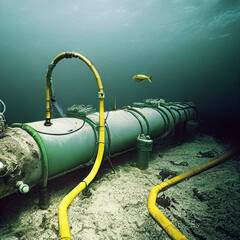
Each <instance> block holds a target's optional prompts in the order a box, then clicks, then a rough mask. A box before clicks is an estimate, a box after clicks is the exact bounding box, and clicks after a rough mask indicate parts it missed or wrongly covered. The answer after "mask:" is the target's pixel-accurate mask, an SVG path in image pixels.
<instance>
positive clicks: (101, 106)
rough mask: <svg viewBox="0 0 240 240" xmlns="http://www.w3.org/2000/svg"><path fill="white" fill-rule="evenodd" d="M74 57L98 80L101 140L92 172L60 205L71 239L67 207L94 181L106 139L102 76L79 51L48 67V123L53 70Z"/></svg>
mask: <svg viewBox="0 0 240 240" xmlns="http://www.w3.org/2000/svg"><path fill="white" fill-rule="evenodd" d="M72 57H75V58H79V59H81V60H83V61H84V62H85V63H86V64H87V65H88V66H89V67H90V69H91V70H92V72H93V73H94V76H95V78H96V80H97V84H98V90H99V92H98V98H99V142H98V154H97V157H96V161H95V163H94V165H93V168H92V170H91V172H90V173H89V175H88V176H87V177H86V178H85V179H84V180H83V181H81V182H80V183H79V184H78V185H77V186H76V187H75V188H74V189H73V190H72V191H71V192H70V193H69V194H67V195H66V196H65V197H64V198H63V200H62V202H61V203H60V205H59V207H58V221H59V230H60V235H61V239H71V233H70V229H69V223H68V216H67V208H68V206H69V205H70V204H71V202H72V200H73V199H74V198H75V197H76V196H77V195H78V194H79V193H80V192H81V191H82V190H83V189H84V188H85V187H87V186H88V185H89V184H90V183H91V182H92V180H93V179H94V177H95V176H96V174H97V172H98V170H99V168H100V165H101V162H102V158H103V153H104V141H105V138H104V92H103V86H102V82H101V78H100V76H99V74H98V72H97V70H96V69H95V67H94V66H93V65H92V63H91V62H90V61H89V60H88V59H87V58H85V57H84V56H83V55H81V54H79V53H75V52H70V53H68V52H66V53H61V54H59V55H58V56H57V57H56V58H55V59H54V60H53V61H52V63H51V64H50V66H51V67H50V68H49V69H48V73H47V75H46V80H47V81H46V82H47V84H46V90H47V97H46V106H47V115H46V120H47V125H48V126H49V125H50V95H51V93H50V90H51V91H53V90H52V89H50V80H51V74H52V70H53V68H54V67H55V65H56V64H57V63H58V62H59V61H60V60H62V59H63V58H72ZM51 87H52V86H51Z"/></svg>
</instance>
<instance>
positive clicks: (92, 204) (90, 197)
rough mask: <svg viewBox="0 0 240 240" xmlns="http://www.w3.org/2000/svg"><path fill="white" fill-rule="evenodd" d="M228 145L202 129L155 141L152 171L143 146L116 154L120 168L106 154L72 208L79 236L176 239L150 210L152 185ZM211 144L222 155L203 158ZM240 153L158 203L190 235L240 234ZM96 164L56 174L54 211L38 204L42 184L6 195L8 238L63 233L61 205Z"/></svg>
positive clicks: (1, 235)
mask: <svg viewBox="0 0 240 240" xmlns="http://www.w3.org/2000/svg"><path fill="white" fill-rule="evenodd" d="M228 148H229V147H228V146H227V145H225V144H223V143H221V142H219V141H218V140H216V139H214V138H213V137H211V136H208V135H200V134H197V135H195V136H194V137H192V136H187V137H186V138H185V139H182V141H179V139H178V140H173V141H171V142H170V143H168V144H167V145H166V144H165V145H163V144H155V145H154V149H153V151H152V153H151V159H150V161H149V168H148V169H147V170H140V169H138V168H136V166H135V159H136V153H135V152H130V153H127V154H124V155H121V156H118V157H115V158H113V159H112V163H113V165H114V169H115V173H114V172H113V170H112V168H111V167H110V164H109V162H108V161H105V162H104V163H103V165H102V166H101V169H100V172H99V173H98V175H97V177H96V178H95V180H94V181H93V182H92V183H91V184H90V186H89V187H88V191H87V192H86V193H85V194H83V193H80V194H79V195H78V196H77V197H76V198H75V199H74V200H73V202H72V203H71V205H70V207H69V208H68V218H69V224H70V229H71V234H72V239H86V240H92V239H94V240H105V239H125V240H127V239H140V240H141V239H143V240H145V239H163V240H164V239H166V240H167V239H170V237H169V236H168V235H167V233H166V232H165V231H164V230H163V229H162V228H161V226H160V225H159V224H158V223H157V222H156V221H155V220H154V219H153V218H152V217H151V215H150V214H149V212H148V210H147V199H148V195H149V193H150V190H151V189H152V187H154V186H155V185H157V184H159V183H161V182H162V181H164V180H167V179H170V178H172V177H174V176H176V175H179V174H181V173H184V172H187V171H189V170H191V169H193V168H195V167H197V166H200V165H203V164H204V163H207V162H209V161H211V160H213V159H215V158H217V157H218V156H220V155H222V154H223V153H224V152H226V151H227V150H228ZM208 151H212V152H213V155H214V156H212V157H209V156H208V157H199V154H198V153H199V152H208ZM197 155H198V156H197ZM239 160H240V157H239V156H236V157H232V158H231V159H229V160H228V161H226V162H224V163H221V164H220V165H217V166H215V167H213V168H211V169H209V170H207V171H205V172H202V173H200V174H198V175H196V176H194V177H192V178H190V179H188V180H185V181H183V182H181V183H178V184H177V185H175V186H172V187H170V188H169V189H167V190H166V191H165V192H164V193H161V194H159V196H158V202H159V204H161V205H164V206H161V205H159V204H157V206H158V207H159V209H160V210H161V211H162V212H163V214H164V215H165V216H166V217H168V219H169V220H170V221H171V222H172V223H173V224H174V225H175V226H176V227H177V228H178V229H179V230H180V231H181V232H182V233H183V234H184V235H185V236H186V237H187V238H188V239H200V240H201V239H218V240H219V239H224V240H230V239H231V240H232V239H240V231H239V229H240V178H239V176H240V175H239V174H240V164H239ZM90 169H91V167H85V168H82V169H79V170H77V171H75V172H73V173H70V174H68V175H66V176H63V177H61V178H59V179H55V180H52V181H50V182H49V195H50V206H49V208H48V209H47V210H41V209H39V207H38V188H37V187H35V188H33V189H31V191H30V192H29V193H28V194H27V195H21V194H13V195H11V196H9V197H6V198H4V199H1V200H0V209H1V210H0V239H2V240H5V239H10V240H15V239H21V240H24V239H31V240H32V239H59V237H60V235H59V228H58V213H57V211H58V205H59V203H60V202H61V200H62V198H63V197H64V196H65V195H66V194H67V193H68V192H69V191H71V190H72V189H73V188H74V187H75V186H76V185H77V184H78V183H79V182H80V181H81V180H82V179H83V178H84V177H85V176H86V175H87V174H88V172H89V171H90ZM161 199H165V200H166V201H161Z"/></svg>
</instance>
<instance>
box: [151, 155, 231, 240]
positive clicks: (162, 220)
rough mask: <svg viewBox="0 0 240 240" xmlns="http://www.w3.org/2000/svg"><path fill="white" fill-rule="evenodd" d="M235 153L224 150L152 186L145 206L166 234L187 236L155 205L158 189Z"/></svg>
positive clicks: (164, 187)
mask: <svg viewBox="0 0 240 240" xmlns="http://www.w3.org/2000/svg"><path fill="white" fill-rule="evenodd" d="M234 154H235V152H234V151H230V152H226V153H225V154H223V155H222V156H221V157H219V158H217V159H215V160H213V161H211V162H209V163H206V164H204V165H202V166H200V167H196V168H194V169H192V170H190V171H188V172H186V173H183V174H181V175H178V176H176V177H174V178H171V179H169V180H167V181H165V182H162V183H161V184H159V185H157V186H155V187H153V188H152V190H151V192H150V194H149V197H148V203H147V208H148V211H149V213H150V214H151V215H152V216H153V217H154V218H155V219H156V221H158V223H159V224H160V225H161V226H162V227H163V229H164V230H165V231H166V232H167V233H168V235H169V236H170V237H171V238H172V239H176V240H184V239H185V240H186V239H187V238H186V237H185V236H184V235H183V234H182V233H181V232H180V231H179V230H178V229H177V228H176V227H175V226H174V225H173V224H172V223H171V222H170V221H169V220H168V219H167V218H166V217H165V216H164V215H163V213H162V212H161V211H160V210H159V209H158V208H157V207H156V205H155V204H156V199H157V195H158V193H159V192H160V191H164V190H166V189H167V188H169V187H171V186H173V185H175V184H177V183H179V182H181V181H183V180H184V179H186V178H190V177H192V176H194V175H196V174H198V173H200V172H203V171H205V170H207V169H209V168H211V167H213V166H215V165H216V164H219V163H221V162H223V161H225V160H226V159H227V158H229V157H231V156H233V155H234Z"/></svg>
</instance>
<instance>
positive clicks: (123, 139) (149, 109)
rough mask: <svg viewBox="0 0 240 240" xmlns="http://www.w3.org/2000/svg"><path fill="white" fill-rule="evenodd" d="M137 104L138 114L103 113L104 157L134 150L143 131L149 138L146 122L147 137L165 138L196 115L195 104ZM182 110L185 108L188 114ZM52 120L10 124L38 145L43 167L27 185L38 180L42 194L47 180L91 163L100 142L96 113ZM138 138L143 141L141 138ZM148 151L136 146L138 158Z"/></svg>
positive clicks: (127, 112) (121, 111) (142, 157)
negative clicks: (47, 123) (25, 132)
mask: <svg viewBox="0 0 240 240" xmlns="http://www.w3.org/2000/svg"><path fill="white" fill-rule="evenodd" d="M139 106H141V107H134V109H135V110H137V112H138V113H137V112H136V111H131V110H129V108H125V109H121V110H115V111H110V112H108V113H105V125H106V126H107V128H105V146H106V147H105V149H104V154H105V156H110V157H111V156H116V155H119V154H121V153H123V152H126V151H129V150H132V149H136V147H137V145H138V146H140V145H139V143H138V142H139V139H138V138H139V136H141V135H142V134H143V135H144V136H143V137H148V136H147V135H146V133H147V123H146V122H148V125H149V127H148V129H149V137H150V139H149V140H151V139H153V140H154V138H158V139H165V138H166V137H170V136H172V134H173V133H174V128H175V125H178V124H183V123H186V122H187V121H190V120H194V119H195V117H196V115H197V114H196V110H195V108H194V107H185V105H184V104H182V105H179V106H176V105H175V106H174V105H173V104H172V106H173V108H172V109H171V108H170V107H171V104H167V107H168V109H167V108H166V107H165V106H162V105H159V106H158V105H150V104H148V105H147V106H146V105H145V104H142V105H139ZM184 111H185V112H186V111H187V114H186V113H185V112H184ZM133 113H134V114H133ZM139 113H140V114H139ZM142 116H144V118H145V119H144V118H143V117H142ZM186 117H187V118H186ZM174 119H175V120H174ZM51 122H52V125H51V126H45V125H44V121H38V122H32V123H27V124H23V125H22V124H13V127H20V128H22V129H24V130H25V131H27V132H28V133H30V135H31V136H33V138H34V140H35V141H36V142H37V144H38V146H39V148H40V151H41V155H42V169H41V167H40V168H39V167H38V168H35V169H33V170H32V171H31V180H30V181H29V182H27V184H28V185H30V186H34V185H36V184H37V183H39V182H41V183H42V188H41V191H43V193H42V196H45V195H46V194H45V193H46V191H45V190H44V189H46V186H47V181H48V179H54V178H56V177H59V176H61V175H65V174H67V173H69V172H71V171H73V170H75V169H78V168H80V167H83V166H85V165H90V164H92V161H91V160H92V159H93V157H94V156H95V154H96V147H97V145H98V141H99V140H98V134H96V133H97V131H98V126H99V114H98V113H97V112H95V113H91V114H87V116H85V117H83V119H81V117H79V118H78V117H77V116H76V117H67V118H57V119H52V120H51ZM137 139H138V140H137ZM140 140H141V141H140V142H142V139H140ZM143 142H144V141H143ZM144 143H145V142H144ZM149 146H150V144H149ZM144 147H145V145H144ZM150 150H151V149H150V148H149V151H145V148H144V149H143V148H138V151H139V153H140V154H141V159H144V158H146V156H148V155H149V153H150ZM13 151H14V149H13ZM141 159H140V160H141ZM26 164H27V163H26ZM39 164H40V163H39ZM140 165H141V166H140V167H141V168H146V167H147V161H146V162H143V163H142V162H141V161H140ZM6 167H7V166H6ZM20 167H23V166H20ZM23 170H24V169H23ZM40 171H41V172H40ZM8 187H9V186H8V185H6V186H2V188H3V190H4V189H6V191H8V190H7V188H8ZM11 193H12V190H9V193H8V194H7V195H10V194H11ZM4 196H6V194H4ZM1 197H3V196H0V198H1Z"/></svg>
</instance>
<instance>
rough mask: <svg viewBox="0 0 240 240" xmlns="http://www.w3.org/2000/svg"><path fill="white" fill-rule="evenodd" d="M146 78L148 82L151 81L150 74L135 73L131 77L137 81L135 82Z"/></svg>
mask: <svg viewBox="0 0 240 240" xmlns="http://www.w3.org/2000/svg"><path fill="white" fill-rule="evenodd" d="M145 79H147V80H148V81H149V82H152V74H151V75H150V76H149V77H148V76H146V75H143V74H138V75H135V76H134V77H133V80H135V81H137V82H141V81H143V80H145Z"/></svg>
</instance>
